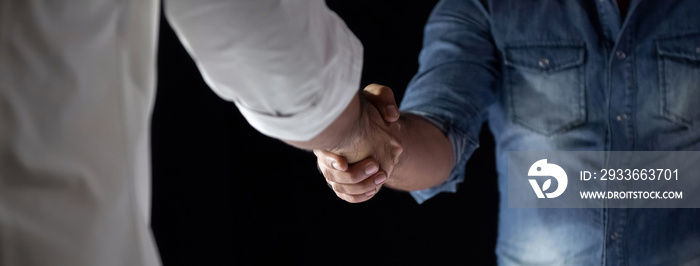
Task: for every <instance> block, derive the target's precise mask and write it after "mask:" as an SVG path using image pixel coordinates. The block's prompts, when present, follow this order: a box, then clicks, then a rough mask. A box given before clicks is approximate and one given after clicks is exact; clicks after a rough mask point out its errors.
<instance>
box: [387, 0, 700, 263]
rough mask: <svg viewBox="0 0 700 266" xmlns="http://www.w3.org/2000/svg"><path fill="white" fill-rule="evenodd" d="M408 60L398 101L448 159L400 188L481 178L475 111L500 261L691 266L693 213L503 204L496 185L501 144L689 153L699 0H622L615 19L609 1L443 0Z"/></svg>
mask: <svg viewBox="0 0 700 266" xmlns="http://www.w3.org/2000/svg"><path fill="white" fill-rule="evenodd" d="M419 60H420V68H419V71H418V73H417V74H416V76H415V77H414V78H413V80H412V81H411V83H410V85H409V87H408V89H407V91H406V94H405V97H404V99H403V102H402V104H401V108H402V111H404V112H409V113H414V114H418V115H421V116H423V117H425V118H426V119H428V120H430V121H432V122H433V123H434V124H436V125H437V126H438V127H440V128H441V129H442V130H443V132H445V134H446V135H447V136H448V138H449V139H450V141H451V142H452V145H453V147H454V152H455V158H456V162H455V168H454V169H453V171H452V173H451V176H450V178H449V179H448V181H446V182H445V183H444V184H442V185H440V186H437V187H433V188H430V189H427V190H422V191H414V192H411V194H412V196H413V197H414V198H415V199H416V200H417V201H418V202H422V201H424V200H427V199H429V198H430V197H432V196H434V195H436V194H437V193H440V192H444V191H452V192H454V191H455V190H456V187H457V184H459V183H460V182H462V181H463V180H464V178H465V176H466V178H482V177H479V176H470V175H469V173H465V169H464V166H465V164H466V161H467V160H468V159H469V157H470V156H471V154H472V153H473V151H474V150H475V149H476V148H477V147H478V135H479V132H480V129H481V125H482V122H483V121H485V120H486V121H488V125H489V127H490V129H491V132H492V133H493V135H494V138H495V141H496V157H497V158H496V164H497V171H498V180H499V182H498V184H499V185H498V186H499V191H500V195H501V196H500V211H499V225H498V241H497V247H496V254H497V255H498V262H499V264H501V265H523V264H524V265H534V264H537V265H700V211H698V210H697V209H624V208H606V209H516V208H508V206H507V195H506V193H507V187H506V185H507V155H508V151H523V150H524V151H528V150H529V151H537V150H566V151H573V150H598V151H606V150H626V151H632V150H699V149H700V1H698V0H687V1H680V0H658V1H652V0H647V1H632V3H631V5H630V7H629V11H628V16H627V17H626V18H621V16H620V12H619V10H618V8H617V4H616V2H615V1H614V0H559V1H554V0H541V1H524V0H493V1H488V0H483V1H478V0H473V1H470V0H463V1H459V0H446V1H442V2H440V3H439V4H438V5H437V6H436V7H435V9H434V10H433V13H432V14H431V16H430V18H429V20H428V22H427V24H426V27H425V35H424V44H423V50H422V51H421V54H420V59H419ZM695 177H697V178H700V176H698V175H696V176H695ZM462 189H478V188H468V187H462ZM474 204H479V203H478V202H474ZM464 207H465V208H468V207H469V206H464ZM464 211H468V209H465V210H464ZM475 219H478V214H475Z"/></svg>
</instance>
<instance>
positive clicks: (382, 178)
mask: <svg viewBox="0 0 700 266" xmlns="http://www.w3.org/2000/svg"><path fill="white" fill-rule="evenodd" d="M384 181H386V176H385V175H380V176H378V177H377V178H375V179H374V183H375V184H377V185H379V184H381V183H384Z"/></svg>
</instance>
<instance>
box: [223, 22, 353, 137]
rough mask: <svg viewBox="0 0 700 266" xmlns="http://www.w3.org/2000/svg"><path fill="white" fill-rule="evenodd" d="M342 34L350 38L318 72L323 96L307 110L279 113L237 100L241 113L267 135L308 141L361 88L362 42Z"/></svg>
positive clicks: (350, 35)
mask: <svg viewBox="0 0 700 266" xmlns="http://www.w3.org/2000/svg"><path fill="white" fill-rule="evenodd" d="M344 30H345V31H346V32H343V33H339V34H338V35H344V36H346V37H347V39H346V40H345V41H338V43H343V44H346V45H347V47H346V48H345V49H338V50H339V51H342V55H341V56H339V58H337V59H338V60H335V62H333V65H332V66H330V67H329V69H328V71H326V72H325V73H319V75H320V76H322V77H323V79H324V80H325V81H324V82H319V84H317V86H319V87H322V90H321V95H320V97H318V98H316V99H315V100H314V102H313V103H312V104H310V105H309V107H308V108H306V109H305V110H303V111H301V112H298V113H295V114H293V115H287V116H278V115H274V114H267V113H261V112H257V111H255V110H252V109H250V108H247V107H246V106H245V105H243V104H241V103H239V102H235V103H236V106H237V107H238V109H239V110H240V112H241V114H242V115H243V116H244V117H245V119H246V120H247V121H248V123H249V124H250V125H251V126H253V128H255V129H256V130H258V131H260V133H263V134H265V135H267V136H270V137H273V138H276V139H282V140H288V141H308V140H311V139H313V138H314V137H316V136H317V135H318V134H320V133H321V132H323V130H325V129H326V128H327V127H328V126H330V125H331V124H332V123H333V122H334V121H335V120H336V119H337V118H338V117H339V116H340V114H341V113H342V112H343V111H344V110H345V108H347V106H348V105H349V104H350V102H351V101H352V99H353V97H354V96H355V94H356V93H357V92H358V91H359V88H360V77H361V74H362V63H363V62H362V60H363V58H362V53H363V47H362V43H360V41H359V40H358V39H357V38H356V37H355V36H354V35H353V34H352V32H350V30H349V29H347V28H344Z"/></svg>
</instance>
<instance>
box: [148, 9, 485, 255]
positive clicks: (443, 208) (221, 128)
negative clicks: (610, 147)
mask: <svg viewBox="0 0 700 266" xmlns="http://www.w3.org/2000/svg"><path fill="white" fill-rule="evenodd" d="M435 3H436V1H434V0H431V1H402V0H394V1H379V0H374V1H369V0H362V1H358V0H356V1H331V0H329V1H328V5H329V7H331V9H333V10H335V11H336V12H337V13H338V14H339V15H340V16H341V17H342V18H343V19H344V20H345V21H346V23H347V24H348V27H349V28H350V29H351V30H352V31H353V32H354V33H355V35H356V36H357V37H358V38H359V39H360V41H361V42H362V43H363V46H364V51H365V53H364V60H365V61H364V68H363V73H362V82H361V84H362V86H365V85H367V84H369V83H379V84H383V85H387V86H389V87H391V88H392V89H393V90H394V92H395V94H396V97H397V101H400V100H401V97H402V96H403V92H404V90H405V88H406V85H407V84H408V82H409V81H410V79H411V77H412V76H413V75H414V74H415V72H416V70H417V67H418V63H417V57H418V53H419V51H420V48H421V40H422V30H423V25H424V24H425V21H426V19H427V17H428V15H429V13H430V11H431V9H432V7H433V6H434V4H435ZM152 161H153V213H152V214H153V215H152V227H153V231H154V235H155V238H156V242H157V244H158V248H159V251H160V254H161V258H162V260H163V263H164V265H166V266H168V265H249V264H252V265H259V264H265V262H277V261H284V262H286V263H285V264H287V263H293V264H304V265H308V264H321V265H328V264H331V265H335V264H341V265H345V264H354V263H360V264H370V265H374V264H403V263H409V264H418V263H423V262H424V263H430V264H431V265H442V264H447V263H449V264H455V263H459V264H477V265H489V264H494V263H495V255H494V247H495V240H496V226H497V203H498V192H497V191H496V174H495V166H494V154H493V139H492V137H491V136H490V133H488V132H486V131H484V132H482V134H481V148H479V149H478V150H477V151H476V153H475V154H474V156H473V157H472V158H471V159H470V161H469V163H468V164H467V173H468V175H467V178H466V181H465V182H464V183H463V184H461V185H460V190H459V192H458V193H456V194H451V193H443V194H440V195H438V196H436V197H435V198H433V199H431V200H428V201H427V202H425V203H423V204H422V205H418V204H417V203H416V202H415V201H414V200H413V199H412V198H411V197H410V195H409V194H408V193H405V192H398V191H392V190H390V189H382V190H381V191H380V193H378V194H377V195H376V196H375V197H374V198H373V199H372V200H370V201H368V202H365V203H360V204H350V203H347V202H344V201H342V200H340V199H338V198H337V197H336V196H335V194H334V193H333V192H332V191H331V190H330V189H329V188H328V187H327V186H326V183H325V181H324V179H323V177H322V176H321V175H320V174H319V173H318V171H317V170H316V165H315V156H314V155H313V154H312V153H310V152H306V151H302V150H298V149H295V148H292V147H289V146H287V145H285V144H283V143H282V142H280V141H278V140H275V139H272V138H269V137H265V136H263V135H262V134H260V133H258V132H257V131H255V130H254V129H253V128H252V127H250V126H249V125H248V123H247V122H246V121H245V120H244V119H243V117H242V116H241V115H240V114H239V112H238V110H237V109H236V108H235V106H234V105H233V104H232V103H229V102H226V101H223V100H221V99H220V98H218V97H217V96H216V95H215V94H214V93H213V92H212V91H211V90H210V89H209V88H208V87H207V86H206V85H205V84H204V82H203V80H202V78H201V75H200V74H199V72H198V71H197V69H196V67H195V65H194V63H193V61H192V59H191V58H190V57H189V55H188V54H187V53H186V52H185V50H184V49H183V48H182V46H181V44H180V43H179V41H178V40H177V38H176V37H175V35H174V33H173V32H172V30H171V29H170V27H169V25H168V24H167V22H166V21H165V20H164V19H161V28H160V43H159V54H158V93H157V99H156V107H155V110H154V114H153V122H152Z"/></svg>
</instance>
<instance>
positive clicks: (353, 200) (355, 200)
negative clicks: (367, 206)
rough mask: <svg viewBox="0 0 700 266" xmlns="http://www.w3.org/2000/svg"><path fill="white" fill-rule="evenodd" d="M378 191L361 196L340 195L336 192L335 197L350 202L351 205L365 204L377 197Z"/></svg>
mask: <svg viewBox="0 0 700 266" xmlns="http://www.w3.org/2000/svg"><path fill="white" fill-rule="evenodd" d="M376 194H377V193H376V191H375V192H374V193H365V194H359V195H350V194H343V193H338V192H336V193H335V195H336V196H338V198H340V199H342V200H344V201H347V202H350V203H360V202H365V201H367V200H369V199H371V198H372V197H374V195H376Z"/></svg>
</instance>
